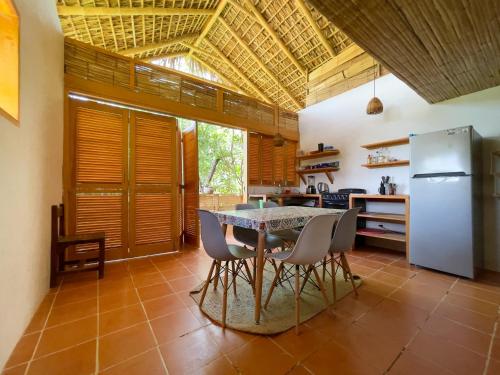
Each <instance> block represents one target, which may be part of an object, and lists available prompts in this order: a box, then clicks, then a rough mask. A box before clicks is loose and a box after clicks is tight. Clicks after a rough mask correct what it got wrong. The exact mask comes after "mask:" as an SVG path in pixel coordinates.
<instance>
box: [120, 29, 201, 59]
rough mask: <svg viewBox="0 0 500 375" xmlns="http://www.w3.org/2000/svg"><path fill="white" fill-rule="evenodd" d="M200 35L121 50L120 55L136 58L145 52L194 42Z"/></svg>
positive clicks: (184, 36)
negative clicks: (190, 41)
mask: <svg viewBox="0 0 500 375" xmlns="http://www.w3.org/2000/svg"><path fill="white" fill-rule="evenodd" d="M199 35H200V34H186V35H181V36H179V37H177V38H172V39H169V40H167V41H165V42H159V43H153V44H146V45H145V46H142V47H134V48H128V49H125V50H121V51H119V53H121V54H122V55H125V56H135V55H139V54H142V53H145V52H150V51H155V50H158V49H163V48H165V47H169V46H171V45H174V44H178V43H182V42H187V41H189V40H193V39H194V38H197V37H198V36H199Z"/></svg>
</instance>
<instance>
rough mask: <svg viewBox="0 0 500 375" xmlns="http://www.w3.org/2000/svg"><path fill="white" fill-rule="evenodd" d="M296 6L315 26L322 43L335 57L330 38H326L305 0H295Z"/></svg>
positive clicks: (313, 26)
mask: <svg viewBox="0 0 500 375" xmlns="http://www.w3.org/2000/svg"><path fill="white" fill-rule="evenodd" d="M295 6H296V7H297V8H298V9H299V10H300V12H301V14H302V15H303V16H304V17H305V18H306V19H307V22H308V23H309V24H310V25H311V27H312V28H313V30H314V32H315V33H316V36H317V37H318V38H319V40H320V41H321V44H322V45H323V47H325V49H326V50H327V51H328V53H329V54H330V57H334V56H335V51H334V50H333V47H332V45H331V44H330V42H328V39H326V36H325V35H324V34H323V32H322V31H321V29H320V28H319V26H318V24H317V23H316V21H315V20H314V18H313V16H312V14H311V12H310V10H309V8H307V5H306V4H305V3H304V0H295Z"/></svg>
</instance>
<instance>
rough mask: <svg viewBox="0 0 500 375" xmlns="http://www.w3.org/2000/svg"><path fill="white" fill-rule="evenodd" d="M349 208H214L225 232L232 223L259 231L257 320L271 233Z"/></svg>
mask: <svg viewBox="0 0 500 375" xmlns="http://www.w3.org/2000/svg"><path fill="white" fill-rule="evenodd" d="M344 212H345V210H340V209H334V208H316V207H302V206H300V207H299V206H284V207H273V208H255V209H249V210H228V211H213V213H214V214H215V215H216V216H217V218H218V220H219V223H220V224H221V226H222V229H223V232H224V234H225V233H226V229H227V226H228V225H233V226H239V227H243V228H249V229H254V230H256V231H257V232H258V241H257V254H256V263H257V267H256V275H255V313H254V317H255V323H256V324H259V322H260V312H261V300H262V283H263V282H262V281H263V277H264V260H265V259H264V252H265V248H264V245H265V242H266V235H267V234H268V233H272V232H276V231H280V230H285V229H294V228H300V227H303V226H304V225H306V223H307V222H308V221H309V220H310V219H311V218H313V217H314V216H317V215H322V214H335V215H337V216H338V217H337V220H338V219H339V218H340V216H341V215H342V214H343V213H344Z"/></svg>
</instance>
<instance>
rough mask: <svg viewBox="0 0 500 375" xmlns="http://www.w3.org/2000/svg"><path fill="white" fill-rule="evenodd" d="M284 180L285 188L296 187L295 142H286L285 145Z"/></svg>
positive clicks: (297, 183)
mask: <svg viewBox="0 0 500 375" xmlns="http://www.w3.org/2000/svg"><path fill="white" fill-rule="evenodd" d="M284 147H285V158H286V159H285V160H286V162H285V163H286V164H285V165H286V168H285V178H286V185H287V186H297V185H299V182H298V175H297V172H296V171H297V142H292V141H286V143H285V146H284Z"/></svg>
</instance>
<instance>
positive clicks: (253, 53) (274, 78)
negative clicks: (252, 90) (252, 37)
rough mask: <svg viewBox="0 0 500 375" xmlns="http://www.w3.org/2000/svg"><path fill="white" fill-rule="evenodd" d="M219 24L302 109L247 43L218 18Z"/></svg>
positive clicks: (300, 106) (296, 104)
mask: <svg viewBox="0 0 500 375" xmlns="http://www.w3.org/2000/svg"><path fill="white" fill-rule="evenodd" d="M218 21H219V23H221V24H222V25H224V27H225V28H226V29H227V30H228V31H229V32H230V33H231V35H232V37H233V38H234V39H236V40H237V41H238V44H239V45H240V46H241V47H242V48H243V49H244V50H245V51H246V52H247V53H248V54H249V55H250V56H252V57H253V59H254V60H255V61H256V62H257V65H258V66H259V67H260V68H261V69H262V70H263V71H264V72H266V74H267V75H268V76H269V77H271V79H272V80H273V81H274V82H275V83H276V85H277V86H278V87H279V88H280V89H281V90H282V91H284V92H285V94H286V95H287V96H288V97H289V99H290V100H291V101H292V102H293V103H294V104H295V106H296V107H297V108H302V104H301V103H299V101H298V100H297V99H296V98H295V97H294V96H293V95H292V94H291V92H290V91H289V90H288V88H287V87H285V86H284V85H283V84H282V83H281V82H280V80H279V79H278V77H276V76H275V75H274V73H273V72H272V71H271V70H270V69H269V68H268V67H267V66H266V65H265V64H264V63H263V62H262V60H261V58H259V56H257V55H256V54H255V52H254V51H253V50H252V49H251V48H250V47H249V46H248V45H247V43H246V42H245V41H244V40H243V39H242V38H241V37H240V36H239V35H238V33H237V32H236V31H234V30H233V28H232V27H231V26H230V25H229V24H228V23H227V22H226V20H224V19H223V18H218Z"/></svg>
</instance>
